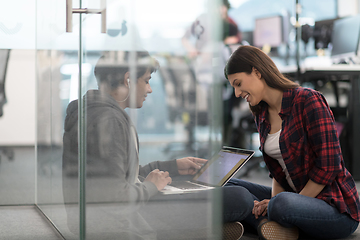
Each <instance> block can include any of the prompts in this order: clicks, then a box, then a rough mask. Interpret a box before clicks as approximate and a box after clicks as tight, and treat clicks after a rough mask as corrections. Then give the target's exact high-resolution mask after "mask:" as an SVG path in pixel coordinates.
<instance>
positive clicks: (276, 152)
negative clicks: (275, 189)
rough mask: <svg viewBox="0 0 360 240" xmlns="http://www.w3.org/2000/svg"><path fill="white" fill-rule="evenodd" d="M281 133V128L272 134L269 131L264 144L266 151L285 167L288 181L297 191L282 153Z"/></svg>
mask: <svg viewBox="0 0 360 240" xmlns="http://www.w3.org/2000/svg"><path fill="white" fill-rule="evenodd" d="M280 133H281V129H280V130H279V131H278V132H276V133H272V134H270V133H269V134H268V135H267V137H266V140H265V144H264V151H265V153H266V154H267V155H269V156H270V157H272V158H274V159H276V160H277V161H278V162H279V164H280V166H281V168H282V169H283V172H284V173H285V176H286V180H287V182H288V183H289V185H290V187H291V188H292V189H293V190H294V191H295V192H296V188H295V186H294V183H293V182H292V180H291V178H290V175H289V172H288V170H287V168H286V165H285V162H284V159H283V158H282V155H281V151H280V145H279V139H280Z"/></svg>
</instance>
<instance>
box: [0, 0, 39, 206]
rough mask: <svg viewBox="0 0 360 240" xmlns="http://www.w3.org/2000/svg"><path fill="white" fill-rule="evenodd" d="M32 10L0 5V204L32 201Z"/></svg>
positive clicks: (32, 5)
mask: <svg viewBox="0 0 360 240" xmlns="http://www.w3.org/2000/svg"><path fill="white" fill-rule="evenodd" d="M19 5H21V6H23V8H19ZM34 9H35V1H34V0H33V1H26V0H20V1H17V2H4V1H1V2H0V132H1V134H0V205H23V204H34V201H35V171H34V169H35V147H34V146H35V129H34V125H35V96H36V94H35V69H34V61H35V51H34V39H35V35H34V27H35V16H34V14H33V12H34ZM24 39H26V41H24ZM19 69H21V71H19Z"/></svg>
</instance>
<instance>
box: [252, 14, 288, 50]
mask: <svg viewBox="0 0 360 240" xmlns="http://www.w3.org/2000/svg"><path fill="white" fill-rule="evenodd" d="M283 33H284V28H283V17H282V16H280V15H277V16H271V17H263V18H257V19H255V29H254V33H253V34H254V35H253V36H254V37H253V45H254V46H255V47H263V46H265V45H269V46H270V47H279V46H280V45H281V44H282V43H283V42H284V34H283Z"/></svg>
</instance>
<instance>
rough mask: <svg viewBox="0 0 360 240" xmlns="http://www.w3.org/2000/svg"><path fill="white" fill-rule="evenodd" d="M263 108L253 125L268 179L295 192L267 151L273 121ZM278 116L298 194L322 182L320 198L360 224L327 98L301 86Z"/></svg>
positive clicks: (282, 145) (282, 144)
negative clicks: (269, 119) (268, 175)
mask: <svg viewBox="0 0 360 240" xmlns="http://www.w3.org/2000/svg"><path fill="white" fill-rule="evenodd" d="M260 104H261V105H262V106H263V107H262V110H261V112H260V114H259V115H257V116H256V117H255V122H256V125H257V128H258V131H259V133H260V150H261V151H262V152H263V156H264V161H265V163H266V165H267V167H268V169H269V171H270V175H271V176H272V177H274V178H275V179H276V181H277V182H279V183H280V185H281V186H282V187H283V188H284V189H285V190H286V191H289V192H293V190H292V188H291V187H290V186H289V185H288V183H287V181H286V177H285V173H284V172H283V170H282V168H281V166H280V164H279V163H278V161H277V160H275V159H273V158H271V157H269V156H268V155H266V153H265V152H264V151H263V150H264V143H265V140H266V136H267V135H268V133H269V132H270V123H269V121H268V111H267V104H266V103H265V102H261V103H260ZM279 115H280V117H281V119H282V120H283V122H282V131H281V134H280V150H281V154H282V157H283V159H284V162H285V164H286V167H287V169H288V171H289V174H290V177H291V179H292V181H293V183H294V185H295V188H296V191H297V192H298V193H299V192H300V191H301V190H302V189H303V188H304V187H305V185H306V183H307V182H308V181H309V180H310V179H311V180H312V181H314V182H316V183H318V184H324V185H326V186H325V188H324V189H323V190H322V191H321V192H320V194H319V195H318V196H317V198H318V199H322V200H324V201H326V202H327V203H329V204H330V205H331V206H334V207H336V208H337V209H338V210H339V211H340V212H341V213H348V214H349V215H350V216H351V217H352V218H353V219H355V220H357V221H360V202H359V195H358V192H357V190H356V186H355V182H354V179H353V178H352V176H351V174H350V173H349V171H348V170H347V169H346V168H345V165H344V160H343V157H342V153H341V149H340V142H339V138H338V134H337V130H336V126H335V120H334V116H333V114H332V112H331V110H330V108H329V106H328V104H327V102H326V100H325V98H324V96H323V95H322V94H321V93H319V92H317V91H315V90H312V89H308V88H302V87H300V88H295V89H289V90H286V91H284V94H283V100H282V107H281V111H280V113H279Z"/></svg>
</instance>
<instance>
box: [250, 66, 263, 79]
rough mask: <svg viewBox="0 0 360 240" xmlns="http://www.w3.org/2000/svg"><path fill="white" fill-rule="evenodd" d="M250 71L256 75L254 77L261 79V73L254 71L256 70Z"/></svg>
mask: <svg viewBox="0 0 360 240" xmlns="http://www.w3.org/2000/svg"><path fill="white" fill-rule="evenodd" d="M252 71H253V73H255V74H256V76H257V77H258V78H259V79H261V73H260V72H259V71H258V70H257V69H256V68H254V67H253V68H252Z"/></svg>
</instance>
